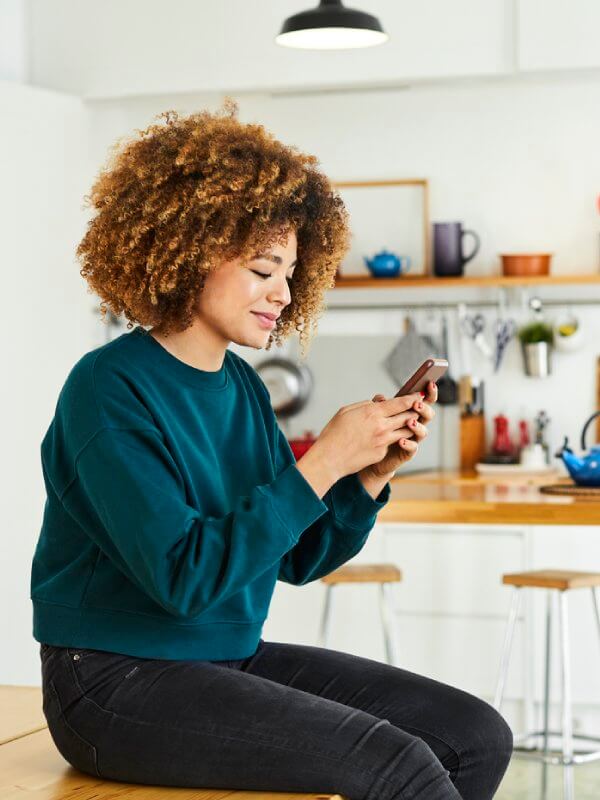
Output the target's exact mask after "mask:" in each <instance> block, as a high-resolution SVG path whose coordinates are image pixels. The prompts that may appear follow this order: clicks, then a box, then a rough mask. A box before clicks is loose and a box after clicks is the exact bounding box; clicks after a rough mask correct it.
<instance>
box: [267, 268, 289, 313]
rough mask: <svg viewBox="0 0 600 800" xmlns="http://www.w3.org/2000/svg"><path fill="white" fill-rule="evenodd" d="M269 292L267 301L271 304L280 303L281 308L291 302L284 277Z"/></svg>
mask: <svg viewBox="0 0 600 800" xmlns="http://www.w3.org/2000/svg"><path fill="white" fill-rule="evenodd" d="M275 287H276V288H272V289H271V291H270V292H269V295H268V299H269V302H271V303H281V305H282V307H285V306H287V305H289V304H290V303H291V302H292V294H291V292H290V287H289V284H288V282H287V279H286V277H285V275H284V276H283V277H281V278H280V279H279V280H278V281H277V283H276V284H275Z"/></svg>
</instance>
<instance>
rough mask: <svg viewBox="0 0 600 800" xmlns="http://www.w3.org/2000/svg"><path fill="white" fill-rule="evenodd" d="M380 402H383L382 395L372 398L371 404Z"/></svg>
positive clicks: (383, 396)
mask: <svg viewBox="0 0 600 800" xmlns="http://www.w3.org/2000/svg"><path fill="white" fill-rule="evenodd" d="M382 400H385V395H383V394H376V395H374V397H373V402H374V403H380V402H381V401H382Z"/></svg>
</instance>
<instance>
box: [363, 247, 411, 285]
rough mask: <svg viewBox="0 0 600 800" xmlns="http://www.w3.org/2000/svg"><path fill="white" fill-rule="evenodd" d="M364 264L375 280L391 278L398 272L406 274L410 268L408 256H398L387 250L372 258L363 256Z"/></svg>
mask: <svg viewBox="0 0 600 800" xmlns="http://www.w3.org/2000/svg"><path fill="white" fill-rule="evenodd" d="M363 258H364V262H365V264H366V265H367V267H368V268H369V270H370V271H371V273H372V275H373V276H374V277H375V278H392V277H394V276H396V275H398V274H399V273H400V272H408V270H409V269H410V266H411V262H410V258H409V257H408V256H398V255H396V253H390V252H388V251H387V250H385V249H384V250H381V251H380V252H379V253H377V255H375V256H373V258H367V256H364V257H363Z"/></svg>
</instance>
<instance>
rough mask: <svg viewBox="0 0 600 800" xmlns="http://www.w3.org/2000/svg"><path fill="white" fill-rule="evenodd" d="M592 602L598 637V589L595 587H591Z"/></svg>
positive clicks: (599, 617)
mask: <svg viewBox="0 0 600 800" xmlns="http://www.w3.org/2000/svg"><path fill="white" fill-rule="evenodd" d="M592 603H593V604H594V616H595V617H596V626H597V628H598V637H599V638H600V590H598V589H597V588H596V587H594V588H592Z"/></svg>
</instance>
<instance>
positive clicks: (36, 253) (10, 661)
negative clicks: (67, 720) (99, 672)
mask: <svg viewBox="0 0 600 800" xmlns="http://www.w3.org/2000/svg"><path fill="white" fill-rule="evenodd" d="M0 105H1V107H2V111H3V122H2V127H1V129H0V174H1V175H2V191H1V192H0V220H2V222H1V228H2V264H3V269H2V273H3V281H2V290H3V291H2V294H3V303H2V321H1V323H0V326H1V330H2V345H1V353H2V370H3V378H4V380H3V382H2V386H3V391H2V395H1V397H0V407H1V413H2V419H3V447H2V456H1V460H0V465H1V466H0V484H1V486H2V509H1V518H2V538H1V539H0V608H1V609H2V611H1V633H2V642H3V644H2V660H1V663H0V683H19V684H37V683H39V655H38V650H39V645H37V644H36V642H35V641H34V640H33V637H32V632H31V631H32V610H31V601H30V599H29V580H30V566H31V558H32V556H33V551H34V548H35V544H36V542H37V538H38V535H39V531H40V526H41V521H42V514H43V508H44V501H45V491H44V483H43V478H42V469H41V461H40V445H41V441H42V438H43V436H44V434H45V432H46V430H47V428H48V426H49V424H50V422H51V420H52V416H53V414H54V408H55V405H56V401H57V398H58V392H59V391H60V388H61V386H62V383H63V381H64V379H65V377H66V375H67V372H68V371H69V370H70V369H71V367H72V366H73V363H74V362H75V361H76V360H77V359H78V358H79V357H80V355H82V354H83V353H84V352H86V351H87V350H88V349H90V348H91V344H92V342H93V341H94V337H95V336H96V335H97V333H96V332H97V329H98V323H97V322H96V319H95V317H94V315H93V314H92V311H91V298H90V295H88V294H86V286H85V284H84V281H83V279H82V278H81V276H80V275H79V272H78V269H79V268H78V266H77V264H76V262H75V260H74V255H73V253H74V247H75V245H76V242H77V241H78V239H79V238H80V237H81V234H82V230H83V228H82V226H83V220H84V217H83V214H82V211H81V207H80V206H81V200H82V196H83V193H84V191H85V190H86V186H87V183H88V182H89V178H90V176H89V174H88V172H87V161H86V134H87V120H86V115H85V112H84V109H83V107H82V104H81V101H80V100H78V99H75V98H73V97H68V96H66V95H59V94H57V93H55V92H49V91H45V90H39V89H32V88H31V87H27V86H22V85H19V84H16V83H7V82H2V83H0Z"/></svg>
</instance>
